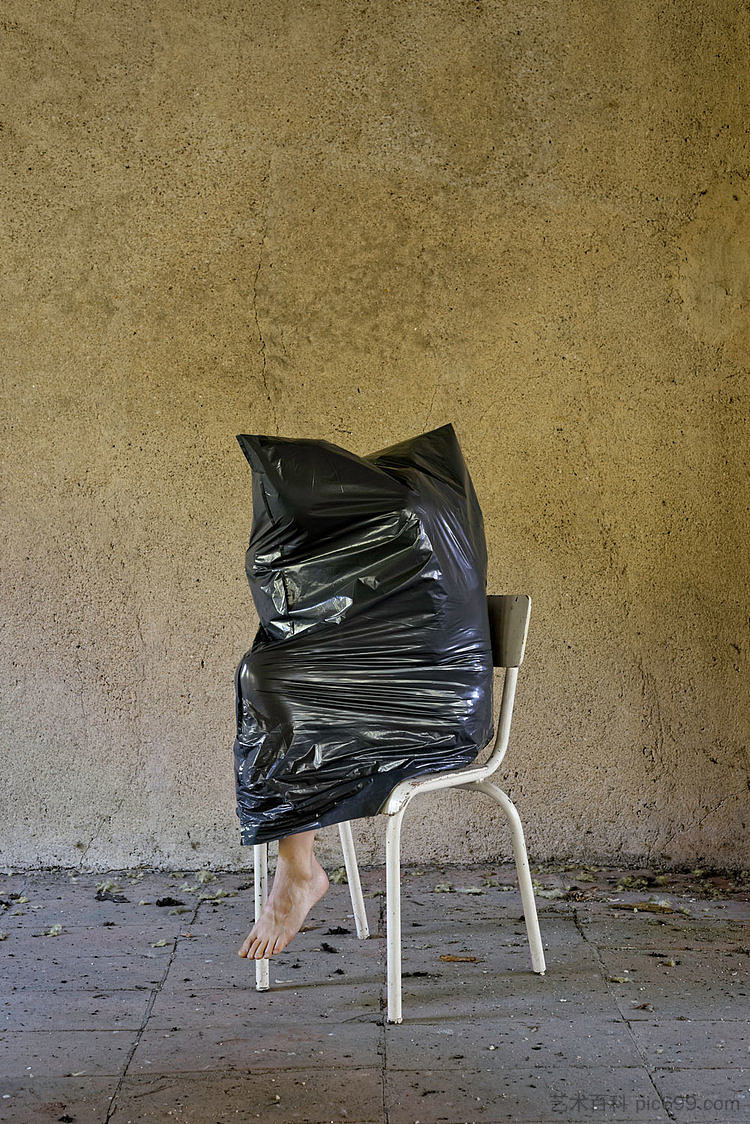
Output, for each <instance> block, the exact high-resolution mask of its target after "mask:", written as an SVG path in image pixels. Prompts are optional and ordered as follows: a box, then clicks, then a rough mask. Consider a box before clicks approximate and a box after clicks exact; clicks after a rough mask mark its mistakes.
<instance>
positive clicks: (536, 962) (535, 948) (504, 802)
mask: <svg viewBox="0 0 750 1124" xmlns="http://www.w3.org/2000/svg"><path fill="white" fill-rule="evenodd" d="M472 787H473V788H478V789H480V790H481V791H482V792H486V793H487V795H488V796H492V797H493V798H494V799H495V800H496V801H497V802H498V804H499V805H500V807H501V808H502V809H503V811H504V812H505V814H506V816H507V817H508V820H509V821H510V831H511V837H512V839H513V854H514V856H515V860H516V870H517V872H518V882H519V885H520V887H521V901H522V902H523V916H524V920H525V921H526V932H527V933H528V936H529V945H530V947H531V966H532V968H533V969H534V971H535V972H539V974H540V975H544V973H545V971H546V967H547V966H546V964H545V960H544V950H543V948H542V936H541V933H540V932H539V919H538V917H537V914H536V902H535V900H534V888H533V886H532V884H531V871H530V870H529V857H528V855H527V853H526V841H525V839H524V836H523V825H522V824H521V817H520V816H519V814H518V809H517V808H516V806H515V804H514V803H513V801H512V800H511V799H510V797H509V796H508V795H507V793H505V792H503V790H502V789H501V788H500V786H499V785H496V784H494V782H493V781H488V780H483V781H475V782H474V784H473V785H472Z"/></svg>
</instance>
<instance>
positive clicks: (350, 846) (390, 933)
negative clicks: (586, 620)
mask: <svg viewBox="0 0 750 1124" xmlns="http://www.w3.org/2000/svg"><path fill="white" fill-rule="evenodd" d="M487 607H488V612H489V618H490V633H491V637H492V656H493V665H494V667H495V668H496V669H497V668H503V669H504V671H505V675H504V678H503V693H502V699H501V702H500V713H499V716H498V722H497V734H496V737H495V742H494V745H493V747H492V752H491V753H490V755H489V757H488V758H487V761H486V762H485V763H484V764H483V765H478V766H470V767H469V768H466V769H457V770H452V771H450V772H446V773H436V774H433V775H428V776H423V777H419V778H414V779H411V780H406V781H402V782H401V783H400V784H398V785H396V787H395V788H394V789H393V791H392V792H391V793H390V795H389V796H388V799H387V800H386V801H385V802H384V803H383V805H382V807H381V808H380V810H379V812H378V815H385V816H387V817H388V822H387V824H386V836H385V870H386V937H387V966H388V1022H390V1023H400V1022H402V1018H403V1016H402V1003H401V825H402V823H403V818H404V813H405V812H406V809H407V808H408V806H409V804H410V803H411V801H412V800H413V799H414V797H415V796H419V795H420V794H421V793H424V792H434V791H436V790H439V789H444V788H466V789H473V790H474V791H476V792H484V793H485V794H486V795H487V796H490V797H491V798H492V799H493V800H495V801H496V802H497V803H498V804H499V806H500V808H501V809H502V810H503V812H504V813H505V815H506V817H507V819H508V821H509V824H510V831H511V840H512V844H513V855H514V858H515V863H516V871H517V874H518V881H519V885H520V889H521V901H522V904H523V915H524V920H525V922H526V932H527V934H528V939H529V946H530V950H531V965H532V968H533V970H534V971H535V972H538V973H539V974H540V975H544V972H545V970H546V964H545V960H544V951H543V948H542V938H541V934H540V932H539V920H538V918H537V912H536V902H535V900H534V889H533V885H532V881H531V871H530V869H529V860H528V855H527V852H526V841H525V839H524V833H523V825H522V824H521V817H520V816H519V814H518V810H517V809H516V806H515V805H514V804H513V802H512V800H511V799H510V797H509V796H508V795H507V794H506V793H505V792H503V790H502V789H501V788H500V787H499V785H497V784H495V783H494V781H491V780H490V779H489V778H490V777H491V776H492V774H493V773H495V772H496V771H497V769H498V768H499V766H500V763H501V762H502V760H503V758H504V757H505V753H506V750H507V748H508V738H509V735H510V723H511V718H512V716H513V704H514V701H515V693H516V682H517V679H518V669H519V667H520V666H521V663H522V662H523V656H524V650H525V647H526V637H527V635H528V630H529V618H530V615H531V597H530V596H529V595H528V594H498V595H493V596H490V597H488V598H487ZM338 828H339V836H340V839H341V849H342V851H343V855H344V864H345V867H346V876H347V880H348V883H349V891H350V894H351V900H352V910H353V912H354V921H355V925H356V929H357V936H358V937H359V938H360V939H362V940H364V939H365V938H367V937H368V936H369V935H370V930H369V927H368V924H367V912H366V910H365V903H364V898H363V896H362V886H361V883H360V878H359V867H358V866H357V856H356V852H355V849H354V840H353V838H352V827H351V821H350V820H346V821H345V822H343V823H340V824H339V825H338ZM253 859H254V865H255V919H256V920H257V919H258V917H259V916H260V912H261V910H262V909H263V906H264V904H265V901H266V898H267V885H268V844H267V843H260V844H255V845H254V847H253ZM269 959H270V958H269V957H266V958H265V959H264V960H256V962H255V986H256V988H257V990H258V991H267V990H268V988H269V986H270V985H269Z"/></svg>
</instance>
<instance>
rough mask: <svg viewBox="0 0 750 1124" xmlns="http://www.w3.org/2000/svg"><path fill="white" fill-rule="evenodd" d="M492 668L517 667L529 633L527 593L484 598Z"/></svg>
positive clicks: (529, 606) (529, 603)
mask: <svg viewBox="0 0 750 1124" xmlns="http://www.w3.org/2000/svg"><path fill="white" fill-rule="evenodd" d="M487 609H488V611H489V616H490V635H491V637H492V663H493V664H494V666H495V667H520V666H521V662H522V661H523V653H524V649H525V647H526V637H527V635H528V632H529V617H530V616H531V597H530V596H529V594H528V593H519V594H513V593H498V594H491V595H490V596H489V597H488V598H487Z"/></svg>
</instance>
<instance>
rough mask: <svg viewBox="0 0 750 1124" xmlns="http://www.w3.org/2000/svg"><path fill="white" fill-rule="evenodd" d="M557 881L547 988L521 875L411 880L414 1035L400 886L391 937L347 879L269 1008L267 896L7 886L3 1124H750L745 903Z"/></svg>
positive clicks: (212, 890) (584, 876)
mask: <svg viewBox="0 0 750 1124" xmlns="http://www.w3.org/2000/svg"><path fill="white" fill-rule="evenodd" d="M534 869H535V879H536V880H537V882H538V886H539V889H538V895H539V896H538V905H539V912H540V923H541V928H542V937H543V940H544V945H545V950H546V955H547V961H548V970H547V975H546V976H544V977H541V976H536V975H534V974H533V973H532V972H531V970H530V961H529V955H528V946H527V943H526V936H525V930H524V926H523V923H522V921H521V907H520V896H519V894H518V891H517V888H516V882H515V877H514V873H513V870H512V868H511V867H507V866H503V867H498V866H492V865H482V866H461V867H456V866H444V867H430V868H422V869H420V870H416V869H412V870H405V871H404V899H403V901H404V904H403V933H404V954H403V961H404V962H403V968H404V1022H403V1023H402V1024H401V1025H399V1026H394V1025H391V1024H386V1023H385V1021H384V1005H385V940H384V918H383V910H384V889H385V875H384V871H383V869H382V867H381V868H376V869H373V870H366V871H363V878H362V881H363V888H364V891H365V895H366V901H367V905H368V912H369V919H370V925H371V929H372V930H373V935H372V936H371V937H370V938H369V939H368V940H366V941H358V940H357V938H356V935H355V931H354V925H353V919H352V916H351V912H350V902H349V899H348V887H347V886H346V885H345V884H341V883H334V882H333V881H332V884H331V888H330V891H329V893H328V894H327V895H326V897H325V898H324V899H323V900H322V901H321V902H320V903H319V905H318V906H317V907H315V908H314V909H313V911H312V913H311V915H310V917H309V918H308V922H309V924H308V926H307V927H306V928H305V929H304V930H303V931H302V932H301V933H300V934H299V935H298V936H297V937H296V938H295V940H294V941H293V942H292V944H291V945H290V946H289V947H288V948H287V949H286V950H285V951H284V952H283V953H281V954H280V955H279V956H277V957H274V958H273V959H272V961H271V984H272V990H270V991H267V992H257V991H256V990H255V986H254V966H253V965H252V963H248V962H247V961H245V960H242V959H240V958H239V957H238V956H237V955H236V949H237V947H238V946H239V944H240V943H241V941H242V939H243V938H244V936H245V935H246V933H247V932H248V929H249V927H250V922H251V919H252V909H253V906H252V878H251V876H248V875H244V876H243V875H238V874H218V875H209V876H208V878H207V880H206V881H200V880H199V878H198V877H197V875H196V872H186V874H179V875H171V874H167V873H160V872H152V871H138V872H119V873H118V872H114V873H113V874H111V875H108V876H104V875H88V874H87V875H80V876H78V877H76V876H74V875H71V873H70V872H50V871H43V872H39V873H30V874H10V875H3V876H0V878H1V879H2V888H1V889H0V895H1V896H2V904H3V907H4V908H3V910H2V917H1V918H0V929H2V932H3V934H5V939H4V940H3V941H2V943H0V956H1V957H2V963H3V973H2V979H3V983H2V993H3V994H2V1004H3V1022H2V1025H3V1030H2V1032H1V1033H0V1058H1V1059H2V1060H1V1062H0V1075H1V1079H0V1120H2V1121H13V1122H17V1121H18V1122H23V1124H32V1122H33V1124H35V1122H36V1121H62V1122H75V1124H89V1122H96V1124H104V1122H105V1121H107V1122H109V1121H111V1122H112V1124H126V1122H127V1121H165V1122H167V1121H169V1122H171V1124H174V1122H186V1121H190V1122H191V1124H230V1122H232V1121H257V1120H260V1121H273V1122H274V1124H286V1122H291V1121H294V1122H310V1124H312V1122H316V1124H317V1122H324V1121H326V1122H330V1121H335V1122H336V1124H341V1122H344V1121H346V1122H349V1124H354V1122H356V1124H369V1122H376V1121H377V1122H381V1121H387V1122H389V1124H416V1122H419V1124H432V1122H437V1121H440V1122H443V1121H450V1122H463V1124H465V1122H469V1121H496V1122H497V1121H507V1120H512V1121H524V1122H528V1121H537V1122H547V1121H555V1122H558V1124H559V1122H561V1121H562V1122H572V1121H588V1120H609V1121H615V1120H616V1121H626V1122H628V1124H632V1122H633V1121H646V1122H649V1124H650V1122H652V1121H662V1120H664V1121H666V1120H672V1121H677V1122H683V1121H684V1122H688V1121H695V1122H697V1121H711V1122H714V1124H715V1122H721V1124H724V1122H732V1124H734V1122H738V1121H746V1120H750V1094H749V1093H748V1084H749V1083H750V1066H749V1065H748V1041H749V1038H748V1031H747V1019H748V1014H749V1005H748V991H749V990H750V989H749V988H748V965H749V963H750V960H749V948H748V946H749V945H750V935H749V934H748V928H747V919H748V916H749V914H750V909H749V907H748V893H747V887H746V886H745V888H744V889H743V886H742V885H741V884H739V882H738V880H736V879H734V878H731V877H730V878H721V877H718V876H717V877H707V876H702V875H700V874H696V875H691V876H680V875H665V876H662V877H661V878H657V877H654V876H653V874H650V873H649V872H645V871H635V872H634V871H628V872H619V871H612V870H604V869H595V868H591V867H589V868H581V867H571V868H568V869H563V868H562V867H561V866H557V867H552V866H549V865H548V866H546V867H544V868H539V867H536V868H534ZM332 873H333V872H332V871H330V870H329V875H330V874H332ZM186 878H187V881H186ZM623 879H624V882H623ZM111 882H115V883H116V885H115V886H111V885H110V883H111ZM102 883H104V884H105V889H104V891H99V897H100V898H101V897H102V895H103V896H104V900H97V886H98V885H100V884H102ZM107 887H108V888H107ZM438 887H440V889H437V888H438ZM470 888H471V889H473V891H474V892H469V890H470ZM477 891H479V892H477ZM107 895H109V896H107ZM112 895H114V897H115V898H116V897H118V895H124V897H125V898H126V899H127V900H126V901H119V900H112ZM211 895H216V896H214V897H212V896H211ZM164 897H169V898H172V899H177V900H178V901H180V902H181V903H183V905H181V906H175V905H174V904H162V905H161V906H160V905H158V904H157V902H158V900H160V899H162V898H164ZM649 900H650V901H651V908H650V909H646V910H644V909H643V908H640V909H637V910H636V909H633V908H632V906H633V904H634V903H638V902H641V903H643V902H648V901H649ZM665 902H666V903H668V904H664V903H665ZM660 903H661V904H660ZM625 905H629V906H630V908H619V907H621V906H625ZM57 925H59V926H61V927H62V928H61V931H60V932H59V933H57V935H53V934H54V932H55V930H54V929H53V930H52V933H51V934H50V935H45V934H46V933H48V932H49V930H50V928H51V927H53V926H57ZM342 930H343V931H342ZM446 954H447V955H453V956H463V957H470V958H471V959H470V960H468V961H466V960H464V961H445V960H441V959H440V957H441V955H446Z"/></svg>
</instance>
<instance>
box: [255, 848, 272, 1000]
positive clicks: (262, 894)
mask: <svg viewBox="0 0 750 1124" xmlns="http://www.w3.org/2000/svg"><path fill="white" fill-rule="evenodd" d="M253 862H254V865H255V881H254V886H255V920H256V921H257V920H258V918H259V917H260V911H261V910H262V909H263V906H264V905H265V904H266V898H267V897H268V844H267V843H254V844H253ZM269 987H270V984H269V982H268V957H266V958H265V959H264V960H256V961H255V989H256V991H268V989H269Z"/></svg>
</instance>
